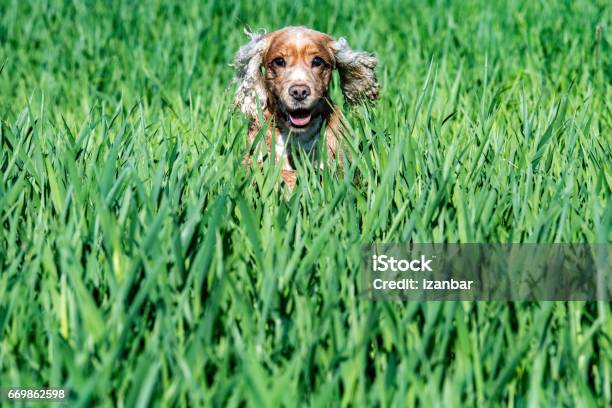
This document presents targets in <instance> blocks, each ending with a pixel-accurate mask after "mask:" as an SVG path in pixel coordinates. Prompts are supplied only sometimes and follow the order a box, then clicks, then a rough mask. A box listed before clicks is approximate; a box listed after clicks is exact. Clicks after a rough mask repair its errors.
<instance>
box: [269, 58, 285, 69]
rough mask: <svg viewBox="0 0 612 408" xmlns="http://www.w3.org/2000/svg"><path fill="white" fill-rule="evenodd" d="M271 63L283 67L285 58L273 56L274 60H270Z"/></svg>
mask: <svg viewBox="0 0 612 408" xmlns="http://www.w3.org/2000/svg"><path fill="white" fill-rule="evenodd" d="M272 63H273V64H274V65H276V66H277V67H284V66H285V60H284V59H283V58H280V57H279V58H274V60H272Z"/></svg>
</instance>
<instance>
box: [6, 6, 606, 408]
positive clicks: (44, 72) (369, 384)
mask: <svg viewBox="0 0 612 408" xmlns="http://www.w3.org/2000/svg"><path fill="white" fill-rule="evenodd" d="M124 3H125V4H124ZM230 3H232V2H208V3H206V2H196V1H192V2H186V1H164V2H161V1H142V2H136V1H132V2H120V1H112V2H101V1H100V2H94V1H76V0H75V1H72V2H68V1H66V2H55V1H22V0H3V1H1V2H0V67H2V68H1V69H0V71H1V73H0V169H1V172H0V224H1V226H2V228H1V229H0V387H8V386H38V387H40V386H63V387H67V388H68V389H70V390H71V392H72V393H73V397H74V399H73V402H74V403H75V405H84V404H85V403H89V404H92V403H95V404H100V405H104V406H115V405H118V406H127V407H131V406H134V405H136V404H142V406H145V405H147V403H148V402H155V403H156V404H160V405H178V406H201V405H216V406H240V405H244V404H245V403H246V405H249V406H264V405H269V406H275V405H281V404H282V405H289V406H292V405H315V406H338V405H350V404H353V405H355V406H363V405H379V406H387V405H395V406H410V405H413V404H419V405H421V406H432V405H441V406H449V407H450V406H459V405H466V406H473V405H480V406H489V405H511V406H527V405H529V406H562V405H564V406H602V407H603V406H610V404H612V390H611V388H612V385H611V383H612V378H611V376H612V373H611V372H610V371H611V369H612V316H611V310H612V309H611V307H610V304H609V303H607V302H599V303H595V302H569V303H567V302H542V303H495V302H491V303H485V302H473V303H470V302H447V303H440V302H429V303H427V302H423V303H419V302H406V303H400V302H378V303H374V302H370V301H367V300H365V299H363V298H361V297H360V296H359V290H360V282H361V275H360V272H359V259H360V246H361V244H364V243H371V242H404V241H412V242H540V243H551V242H604V243H606V242H611V241H612V228H611V224H612V205H611V200H610V197H611V191H612V153H611V152H612V143H611V142H612V140H611V139H612V137H611V135H612V132H611V125H612V118H611V114H610V112H611V107H612V105H611V101H612V87H611V85H610V84H611V82H612V62H611V60H610V33H609V22H610V21H609V20H610V18H609V17H610V7H607V8H606V3H607V2H606V1H586V0H584V1H576V2H559V3H556V4H549V3H551V2H545V1H509V2H499V4H497V5H496V4H492V3H494V2H489V1H485V0H483V1H456V2H451V1H437V2H430V3H429V4H420V2H404V3H402V4H396V3H395V2H393V1H389V0H376V1H370V0H367V1H363V2H361V1H360V2H357V1H356V0H347V1H344V2H338V3H336V2H329V3H327V2H314V1H308V2H304V3H303V4H300V5H296V4H294V2H292V1H280V0H273V1H267V2H260V1H257V2H244V4H230ZM251 3H256V4H251ZM323 3H326V4H323ZM362 3H363V4H362ZM506 3H507V4H506ZM315 4H316V5H315ZM245 24H248V25H249V26H251V27H252V28H254V29H256V28H260V27H261V28H267V29H269V30H270V29H275V28H279V27H282V26H284V25H289V24H305V25H309V26H311V27H314V28H316V29H319V30H322V31H326V32H329V33H331V34H332V35H335V36H345V37H347V38H348V40H349V43H350V44H351V45H352V46H353V47H354V48H359V49H365V50H369V51H373V52H375V53H376V54H377V56H378V58H379V61H380V62H379V69H378V74H379V78H380V80H381V83H382V97H381V100H380V101H379V103H378V105H377V106H376V107H374V108H367V107H358V108H356V109H355V110H353V111H350V112H349V111H348V110H347V109H345V111H347V112H348V113H347V116H348V119H349V122H350V124H351V126H352V128H353V130H354V133H355V137H354V139H352V140H351V141H350V143H351V146H352V148H353V149H355V151H356V152H355V153H354V154H353V160H352V162H351V163H350V164H349V165H347V167H346V168H345V169H344V171H339V169H336V168H330V169H327V170H325V171H323V172H322V173H321V172H318V173H315V172H314V171H313V170H312V166H308V165H306V166H304V168H300V176H299V182H298V185H297V188H296V189H295V191H294V192H293V193H290V192H288V191H286V190H284V189H283V188H282V187H278V185H277V183H278V171H274V170H275V169H273V168H272V166H269V170H268V171H266V172H265V174H260V173H258V172H255V171H252V170H248V169H245V168H244V167H243V166H242V165H241V159H242V156H243V154H244V152H245V149H246V148H247V146H246V145H245V143H246V141H245V135H246V121H245V119H244V118H243V117H241V116H240V115H239V114H237V113H232V112H231V109H230V108H231V98H232V91H233V89H232V87H231V86H230V80H231V76H232V70H231V68H230V67H229V66H228V64H229V63H230V62H231V60H232V56H233V53H234V52H235V51H236V50H237V49H238V47H239V46H240V45H241V44H242V43H243V42H244V41H245V37H244V35H243V34H242V28H243V26H244V25H245ZM332 94H333V97H334V98H335V100H337V101H341V95H340V92H339V87H338V86H337V79H336V80H335V84H334V86H333V90H332ZM269 164H270V163H269ZM356 172H359V174H360V176H359V178H358V180H357V181H356V182H353V177H352V175H353V174H355V173H356Z"/></svg>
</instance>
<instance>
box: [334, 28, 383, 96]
mask: <svg viewBox="0 0 612 408" xmlns="http://www.w3.org/2000/svg"><path fill="white" fill-rule="evenodd" d="M331 48H332V51H333V52H334V55H335V62H336V68H337V69H338V72H339V73H340V87H341V88H342V94H343V95H344V99H345V100H346V102H348V103H350V104H354V103H357V102H359V101H360V100H363V99H368V100H370V101H375V100H376V99H377V98H378V88H379V86H378V81H377V79H376V71H375V68H376V64H377V63H378V61H377V60H376V57H374V56H373V55H371V54H369V53H367V52H363V51H353V50H352V49H351V47H349V45H348V43H347V41H346V39H345V38H339V39H338V40H336V41H334V42H333V43H332V45H331Z"/></svg>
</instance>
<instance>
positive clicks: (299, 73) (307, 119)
mask: <svg viewBox="0 0 612 408" xmlns="http://www.w3.org/2000/svg"><path fill="white" fill-rule="evenodd" d="M332 42H333V40H332V38H331V37H329V36H328V35H326V34H323V33H319V32H317V31H313V30H309V29H306V28H302V27H295V28H293V27H292V28H286V29H284V30H279V31H276V32H274V33H272V34H271V35H270V39H269V46H268V48H267V50H266V53H265V54H264V56H263V66H264V68H265V80H264V82H265V86H266V90H267V93H268V95H267V97H268V100H269V101H270V102H269V103H270V104H273V105H275V107H276V109H275V111H276V116H277V120H279V121H281V122H284V123H282V125H284V127H287V128H290V129H291V131H292V132H294V133H300V132H303V131H306V130H308V128H309V127H311V125H313V124H315V123H316V122H318V121H317V120H316V119H318V117H319V116H320V115H322V114H324V113H325V112H327V111H329V108H330V107H329V101H328V100H327V96H328V90H329V82H330V80H331V76H332V69H333V68H334V66H335V57H334V52H333V50H332V49H331V44H332Z"/></svg>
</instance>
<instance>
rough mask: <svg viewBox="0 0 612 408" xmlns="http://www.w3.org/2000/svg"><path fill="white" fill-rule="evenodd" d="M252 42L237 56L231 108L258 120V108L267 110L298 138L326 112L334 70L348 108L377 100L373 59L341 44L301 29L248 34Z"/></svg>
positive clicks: (328, 107)
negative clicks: (366, 101)
mask: <svg viewBox="0 0 612 408" xmlns="http://www.w3.org/2000/svg"><path fill="white" fill-rule="evenodd" d="M247 35H248V36H249V37H250V41H249V42H248V43H247V44H246V45H244V46H243V47H242V48H240V50H239V51H238V53H237V54H236V58H235V63H234V67H235V68H236V71H237V72H236V77H235V80H236V81H237V82H238V89H237V91H236V95H235V103H236V105H237V106H238V107H239V108H240V110H241V111H242V112H243V113H244V114H245V115H247V116H250V117H252V118H256V117H257V103H258V101H259V104H260V106H261V107H262V108H268V109H269V110H271V111H273V113H274V114H275V115H276V118H277V120H280V121H281V122H283V123H281V125H282V126H284V127H286V128H289V129H291V131H292V132H294V133H300V132H303V131H305V130H307V129H308V128H310V127H311V126H312V124H313V123H315V122H317V121H316V120H315V119H317V118H320V117H321V115H322V114H323V113H324V112H326V111H329V109H330V103H329V101H328V91H329V83H330V80H331V77H332V70H333V69H338V71H339V73H340V82H341V88H342V93H343V95H344V98H345V100H346V101H347V102H348V103H356V102H358V101H359V100H361V99H363V98H365V99H369V100H375V99H376V98H377V97H378V82H377V80H376V73H375V71H374V69H375V67H376V63H377V61H376V58H374V57H373V56H372V55H370V54H368V53H365V52H359V51H353V50H351V49H350V47H349V46H348V44H347V42H346V40H345V39H344V38H340V39H339V40H337V41H335V40H334V39H333V38H331V37H330V36H328V35H327V34H324V33H320V32H318V31H314V30H310V29H308V28H304V27H287V28H284V29H282V30H278V31H274V32H272V33H269V34H266V35H258V34H254V33H250V32H247Z"/></svg>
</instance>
